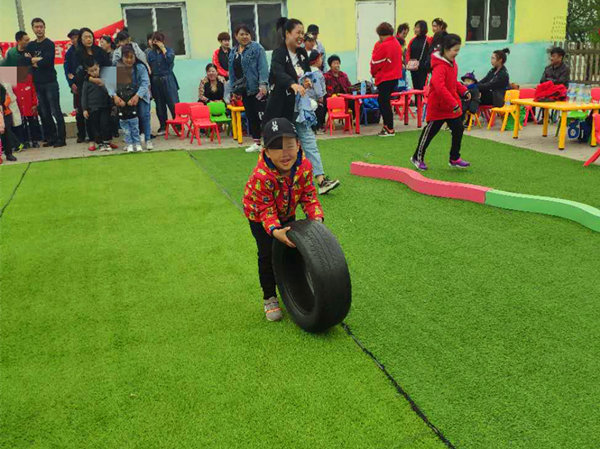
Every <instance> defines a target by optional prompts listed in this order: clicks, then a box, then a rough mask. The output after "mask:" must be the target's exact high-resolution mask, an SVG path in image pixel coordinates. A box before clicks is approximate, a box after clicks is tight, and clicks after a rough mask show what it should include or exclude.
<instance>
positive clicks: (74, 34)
mask: <svg viewBox="0 0 600 449" xmlns="http://www.w3.org/2000/svg"><path fill="white" fill-rule="evenodd" d="M73 36H79V30H78V29H76V28H73V29H72V30H71V31H69V34H67V37H68V38H69V39H71V38H72V37H73Z"/></svg>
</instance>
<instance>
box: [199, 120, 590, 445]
mask: <svg viewBox="0 0 600 449" xmlns="http://www.w3.org/2000/svg"><path fill="white" fill-rule="evenodd" d="M417 139H418V133H415V132H409V133H403V134H400V135H397V136H396V137H395V138H387V139H380V138H377V137H363V138H354V139H340V140H328V141H320V142H319V144H320V148H321V152H322V156H323V162H324V165H325V170H326V172H327V174H329V175H331V176H332V177H336V178H339V179H340V180H341V182H342V185H341V187H340V188H339V189H338V190H335V191H334V192H332V193H331V194H330V195H328V196H324V197H322V202H323V207H324V211H325V215H326V220H325V223H326V224H327V225H328V226H329V227H330V228H331V229H332V230H333V232H334V233H335V234H336V235H337V237H338V238H339V240H340V243H341V244H342V246H343V248H344V250H345V253H346V257H347V259H348V263H349V267H350V271H351V276H352V283H353V308H352V310H351V312H350V315H349V317H348V319H347V323H349V325H350V326H351V327H352V328H353V330H354V332H355V334H356V335H357V336H358V337H359V338H360V339H361V340H362V341H363V342H364V344H365V345H366V346H367V347H368V348H369V349H370V350H371V351H373V352H374V354H375V355H376V356H377V357H378V358H379V360H380V361H381V362H382V363H384V364H385V366H386V367H387V369H388V370H389V371H390V372H391V374H392V375H393V376H394V377H395V378H396V380H397V381H398V382H399V383H400V384H401V385H402V386H403V387H404V388H405V389H406V390H407V392H408V393H409V394H410V395H411V396H412V397H413V398H414V399H415V401H416V403H417V404H418V405H419V406H420V407H421V408H422V409H423V411H424V412H425V413H426V414H427V415H428V416H429V418H430V419H431V420H432V422H433V423H434V424H435V425H436V426H438V427H439V428H440V429H441V430H442V432H444V434H445V435H446V436H447V437H448V438H449V440H450V441H451V442H452V443H453V444H454V445H455V446H456V447H465V448H467V447H468V448H486V449H489V448H507V447H511V448H566V447H569V448H571V447H573V448H575V447H576V448H596V447H598V446H600V409H599V408H598V397H599V396H600V387H599V385H600V359H599V357H598V345H597V342H598V340H599V337H600V330H599V329H600V328H599V326H598V323H599V322H600V312H599V309H600V304H599V300H600V283H599V282H598V279H597V277H598V268H599V267H600V234H598V233H597V232H593V231H591V230H589V229H587V228H585V227H583V226H581V225H579V224H577V223H574V222H570V221H568V220H564V219H560V218H557V217H550V216H544V215H539V214H532V213H526V212H515V211H509V210H502V209H497V208H494V207H490V206H486V205H482V204H476V203H469V202H462V201H456V200H450V199H444V198H434V197H428V196H424V195H421V194H418V193H416V192H413V191H411V190H410V189H408V188H407V187H406V186H403V185H401V184H399V183H395V182H393V181H386V180H377V179H365V178H360V177H353V176H350V175H349V167H350V163H351V162H352V161H367V162H371V163H381V164H392V165H399V166H404V167H411V168H412V166H411V165H410V162H409V158H410V156H411V155H412V152H413V151H414V148H415V145H416V142H417ZM449 146H450V138H449V133H445V132H442V133H440V136H438V137H437V138H436V140H434V142H433V144H432V145H431V147H430V149H429V153H428V155H427V162H428V164H429V166H430V168H431V169H430V170H429V171H428V172H427V173H426V174H425V175H426V176H428V177H431V178H434V179H441V180H448V181H458V182H467V183H472V184H480V185H485V186H489V187H494V188H497V189H502V190H506V191H511V192H518V193H524V194H532V195H544V196H555V197H560V198H564V199H567V200H573V201H579V202H582V203H585V204H589V205H592V206H594V207H600V167H587V168H583V167H582V163H581V162H577V161H572V160H568V159H565V158H561V157H558V156H550V155H546V154H540V153H536V152H533V151H529V150H525V149H521V148H515V147H511V146H508V145H504V144H498V143H495V142H492V141H487V140H482V139H476V138H469V137H465V139H464V142H463V157H464V158H465V159H467V160H469V161H470V162H472V164H473V165H472V167H471V168H470V169H468V170H464V171H458V170H457V169H451V168H450V167H448V165H447V162H448V159H447V158H448V148H449ZM567 151H568V150H567ZM194 154H195V156H196V157H197V158H198V159H199V161H200V163H201V164H202V165H203V166H204V167H205V168H206V170H208V171H209V172H210V173H212V174H213V176H215V178H216V179H217V180H218V181H219V183H221V184H222V185H223V186H224V188H225V189H227V190H228V191H229V192H230V193H231V195H232V197H234V198H236V199H239V198H241V195H242V191H243V186H244V183H245V181H246V178H247V176H248V174H249V173H250V171H251V169H252V166H253V164H254V163H255V161H256V154H250V155H247V154H244V153H243V152H242V151H223V150H215V151H197V152H195V153H194ZM590 169H591V170H590Z"/></svg>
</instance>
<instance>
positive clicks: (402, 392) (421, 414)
mask: <svg viewBox="0 0 600 449" xmlns="http://www.w3.org/2000/svg"><path fill="white" fill-rule="evenodd" d="M186 152H187V153H188V155H189V156H190V157H191V158H192V160H193V161H194V162H195V163H196V165H198V167H200V169H201V170H202V171H203V172H205V173H206V174H207V175H208V177H209V178H210V179H211V180H212V181H213V182H214V183H215V184H216V185H217V187H219V189H220V190H221V192H223V194H224V195H225V196H226V197H227V198H228V199H229V201H231V202H232V203H233V204H234V205H235V206H236V207H237V208H238V209H239V210H240V211H242V213H243V211H244V210H243V208H242V206H241V205H240V204H239V203H238V202H237V201H235V200H234V199H233V197H232V196H231V195H230V194H229V192H228V191H227V189H225V188H224V187H223V186H222V185H221V184H219V182H218V181H217V180H216V179H215V178H214V177H213V176H212V175H211V174H210V172H209V171H208V170H207V169H206V168H204V167H203V166H202V164H201V163H200V161H199V160H198V159H196V158H195V157H194V156H193V154H192V153H191V152H190V151H187V150H186ZM340 326H342V328H343V329H344V331H346V334H348V335H349V336H350V338H352V340H354V342H355V343H356V344H357V345H358V347H359V348H360V349H361V350H362V351H363V352H364V353H365V354H367V355H368V356H369V357H370V358H371V360H373V362H375V365H377V367H378V368H379V369H380V370H381V371H382V372H383V374H385V376H386V377H387V378H388V380H389V381H390V382H391V383H392V385H393V386H394V388H396V391H397V392H398V393H399V394H400V395H401V396H402V397H403V398H404V399H406V401H408V403H409V404H410V406H411V408H412V410H413V411H414V412H415V413H416V414H417V416H418V417H419V418H420V419H421V420H422V421H423V422H424V423H425V425H427V427H429V428H430V429H431V430H432V431H433V433H435V435H436V436H437V437H438V438H439V439H440V440H441V441H442V443H444V444H445V445H446V446H447V447H449V448H451V449H456V447H455V446H454V445H453V444H452V443H451V442H450V440H448V438H446V437H445V436H444V434H443V433H442V431H441V430H440V429H438V428H437V427H436V426H435V425H434V424H433V423H432V422H431V421H430V420H429V418H428V417H427V415H425V413H424V412H423V411H422V410H421V409H420V408H419V406H418V405H417V403H416V402H415V401H414V400H413V398H411V397H410V395H409V394H408V393H407V392H406V391H405V390H404V388H402V386H401V385H400V384H399V383H398V381H397V380H396V379H394V377H393V376H392V375H391V374H390V372H389V371H388V370H387V369H386V367H385V366H384V365H383V363H381V362H380V361H379V360H378V359H377V357H375V355H374V354H373V353H372V352H371V351H369V350H368V349H367V348H366V347H365V345H363V343H362V342H361V341H360V340H359V339H358V337H356V335H354V333H353V332H352V330H351V329H350V326H348V325H347V324H346V323H345V322H342V323H341V324H340Z"/></svg>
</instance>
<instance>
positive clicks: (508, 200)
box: [350, 162, 600, 232]
mask: <svg viewBox="0 0 600 449" xmlns="http://www.w3.org/2000/svg"><path fill="white" fill-rule="evenodd" d="M350 173H351V174H353V175H356V176H364V177H367V178H379V179H389V180H391V181H397V182H400V183H402V184H406V185H407V186H408V187H409V188H410V189H412V190H414V191H415V192H419V193H422V194H424V195H431V196H437V197H442V198H454V199H457V200H465V201H472V202H474V203H480V204H487V205H489V206H495V207H501V208H503V209H512V210H519V211H523V212H535V213H539V214H545V215H554V216H556V217H561V218H566V219H568V220H572V221H575V222H577V223H579V224H581V225H583V226H585V227H587V228H589V229H592V230H593V231H596V232H600V209H596V208H595V207H592V206H588V205H587V204H583V203H577V202H575V201H568V200H563V199H560V198H551V197H546V196H534V195H523V194H520V193H512V192H504V191H502V190H495V189H492V188H491V187H484V186H477V185H473V184H462V183H458V182H447V181H438V180H435V179H429V178H426V177H425V176H423V175H421V174H420V173H419V172H416V171H415V170H410V169H408V168H403V167H394V166H392V165H377V164H368V163H366V162H352V164H351V165H350Z"/></svg>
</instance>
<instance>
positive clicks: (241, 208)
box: [186, 150, 244, 214]
mask: <svg viewBox="0 0 600 449" xmlns="http://www.w3.org/2000/svg"><path fill="white" fill-rule="evenodd" d="M186 153H187V154H188V156H189V157H191V158H192V160H193V161H194V162H195V163H196V165H197V166H198V167H200V169H201V170H202V171H203V172H204V173H206V174H207V175H208V177H209V178H210V179H211V180H212V182H214V183H215V185H216V186H217V187H218V188H219V189H220V190H221V192H222V193H223V195H225V196H226V197H227V199H228V200H229V201H231V202H232V203H233V205H234V206H235V207H237V208H238V210H239V211H240V212H241V213H242V214H243V213H244V208H243V207H242V205H241V204H240V203H238V202H237V201H236V200H234V199H233V197H232V196H231V194H230V193H229V192H228V191H227V189H226V188H225V187H223V186H222V185H221V184H219V181H217V180H216V178H215V177H214V176H213V175H212V174H211V173H210V172H209V171H208V170H207V169H206V168H204V167H203V166H202V164H201V163H200V161H199V160H198V159H196V158H195V157H194V155H193V154H192V153H191V152H190V151H188V150H186Z"/></svg>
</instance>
